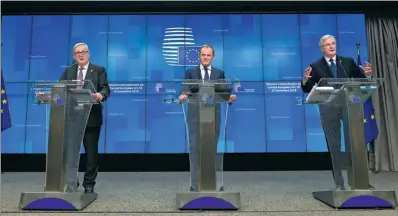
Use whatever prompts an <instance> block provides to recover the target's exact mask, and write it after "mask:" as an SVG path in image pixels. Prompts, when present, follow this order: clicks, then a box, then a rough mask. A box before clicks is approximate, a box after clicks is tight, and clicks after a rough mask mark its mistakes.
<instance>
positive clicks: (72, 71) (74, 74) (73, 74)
mask: <svg viewBox="0 0 398 216" xmlns="http://www.w3.org/2000/svg"><path fill="white" fill-rule="evenodd" d="M67 79H69V80H77V64H76V65H74V66H73V67H71V68H70V69H69V76H67Z"/></svg>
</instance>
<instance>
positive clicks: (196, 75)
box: [181, 66, 232, 124]
mask: <svg viewBox="0 0 398 216" xmlns="http://www.w3.org/2000/svg"><path fill="white" fill-rule="evenodd" d="M184 79H186V80H187V79H194V80H201V79H202V74H201V71H200V67H199V66H197V67H195V68H193V69H190V70H188V71H187V72H186V73H185V76H184ZM221 79H225V73H224V71H222V70H220V69H218V68H215V67H213V66H212V67H211V74H210V80H221ZM215 91H216V93H217V92H222V94H219V95H220V96H222V99H223V100H228V98H229V96H230V94H231V91H232V89H228V88H226V87H225V86H224V85H217V86H215ZM197 92H198V88H197V86H195V85H192V86H183V88H182V91H181V93H197ZM190 97H191V98H192V99H194V98H195V97H196V95H195V94H194V95H192V96H190ZM198 111H199V110H198V106H197V105H195V104H189V105H188V121H189V122H196V123H197V122H198V119H197V117H198V114H197V112H198ZM215 120H216V124H219V123H220V120H221V119H220V106H219V104H216V116H215Z"/></svg>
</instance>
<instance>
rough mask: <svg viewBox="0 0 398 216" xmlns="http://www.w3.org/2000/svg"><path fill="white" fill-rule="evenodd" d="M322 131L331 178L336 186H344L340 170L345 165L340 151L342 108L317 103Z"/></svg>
mask: <svg viewBox="0 0 398 216" xmlns="http://www.w3.org/2000/svg"><path fill="white" fill-rule="evenodd" d="M319 114H320V117H321V122H322V127H323V131H324V133H325V138H326V143H327V147H328V150H329V153H330V157H331V160H332V166H333V178H334V182H335V184H336V186H344V178H343V174H342V170H343V168H344V167H345V165H346V161H345V156H344V155H343V153H342V152H341V122H340V120H342V118H343V117H342V116H343V115H342V108H341V107H337V106H329V105H319Z"/></svg>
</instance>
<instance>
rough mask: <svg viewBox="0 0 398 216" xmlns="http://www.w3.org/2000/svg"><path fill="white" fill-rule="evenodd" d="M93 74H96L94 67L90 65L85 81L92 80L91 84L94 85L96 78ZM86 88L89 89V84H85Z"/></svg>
mask: <svg viewBox="0 0 398 216" xmlns="http://www.w3.org/2000/svg"><path fill="white" fill-rule="evenodd" d="M93 73H94V69H93V66H92V65H91V64H89V65H88V68H87V72H86V77H84V80H90V81H91V83H92V84H93V85H94V80H93V78H94V76H93ZM84 87H85V88H88V85H87V82H85V83H84ZM91 88H92V87H91Z"/></svg>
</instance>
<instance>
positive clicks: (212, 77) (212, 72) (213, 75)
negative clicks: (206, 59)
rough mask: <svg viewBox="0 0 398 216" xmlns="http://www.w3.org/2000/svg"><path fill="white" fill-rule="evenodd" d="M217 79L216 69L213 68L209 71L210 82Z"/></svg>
mask: <svg viewBox="0 0 398 216" xmlns="http://www.w3.org/2000/svg"><path fill="white" fill-rule="evenodd" d="M218 77H219V74H218V70H217V69H216V68H214V67H213V68H212V69H211V74H210V79H211V80H217V79H218Z"/></svg>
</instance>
